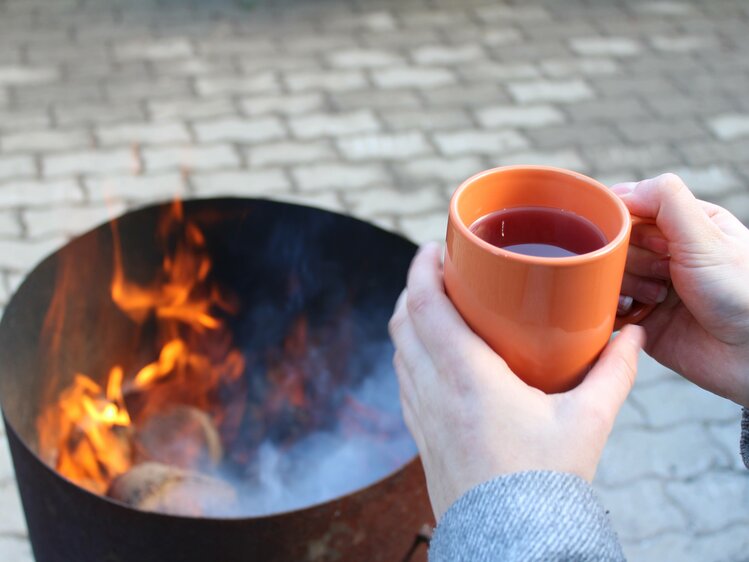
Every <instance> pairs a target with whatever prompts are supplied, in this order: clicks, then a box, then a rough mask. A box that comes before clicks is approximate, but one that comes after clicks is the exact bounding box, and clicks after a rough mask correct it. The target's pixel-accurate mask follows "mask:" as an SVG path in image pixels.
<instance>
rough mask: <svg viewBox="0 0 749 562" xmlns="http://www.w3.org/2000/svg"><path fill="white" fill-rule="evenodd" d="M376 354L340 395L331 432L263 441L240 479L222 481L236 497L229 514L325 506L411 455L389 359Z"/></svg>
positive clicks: (410, 442)
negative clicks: (285, 441)
mask: <svg viewBox="0 0 749 562" xmlns="http://www.w3.org/2000/svg"><path fill="white" fill-rule="evenodd" d="M381 347H383V348H385V347H387V348H389V346H385V345H382V346H381ZM378 355H379V356H380V360H379V364H378V365H376V367H375V368H374V369H373V371H372V374H371V375H370V376H369V377H367V378H366V379H365V380H364V381H363V383H361V384H360V385H359V386H357V387H356V388H353V389H351V390H350V391H348V395H347V396H346V399H345V400H343V406H342V407H341V409H340V410H339V411H338V413H337V416H336V418H337V419H338V423H337V424H336V425H335V426H334V427H333V428H332V429H329V430H326V431H316V432H314V433H312V434H310V435H308V436H306V437H304V438H302V439H300V440H298V441H296V442H295V443H294V444H293V445H291V446H281V445H279V444H277V443H274V442H272V441H270V440H266V441H264V442H263V443H262V444H261V445H260V447H259V449H258V451H257V455H256V456H255V459H254V461H253V462H252V463H251V464H250V466H249V467H248V469H247V472H246V473H245V477H243V478H240V479H237V478H236V477H235V478H232V479H231V480H230V481H231V483H232V484H233V485H234V486H235V487H236V489H237V491H238V495H239V498H240V502H239V505H240V507H239V513H232V515H240V516H259V515H269V514H273V513H280V512H285V511H290V510H295V509H301V508H304V507H308V506H311V505H314V504H318V503H322V502H326V501H329V500H332V499H335V498H337V497H340V496H343V495H346V494H348V493H350V492H353V491H355V490H358V489H360V488H363V487H366V486H367V485H369V484H372V483H374V482H376V481H377V480H379V479H381V478H383V477H385V476H387V475H388V474H390V473H391V472H393V471H395V470H396V469H398V468H400V467H401V466H403V465H404V464H405V463H406V462H407V461H408V460H410V459H411V458H412V457H413V456H414V455H415V454H416V446H415V445H414V443H413V441H412V439H411V437H410V435H409V433H408V430H407V429H406V427H405V425H404V423H403V421H402V415H401V410H400V403H399V400H398V384H397V380H396V378H395V374H394V373H393V369H392V367H391V364H390V357H392V354H387V353H385V349H383V350H382V351H381V352H380V353H379V354H378ZM224 478H226V476H225V475H224ZM224 515H227V514H224Z"/></svg>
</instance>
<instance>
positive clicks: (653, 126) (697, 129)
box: [619, 119, 708, 144]
mask: <svg viewBox="0 0 749 562" xmlns="http://www.w3.org/2000/svg"><path fill="white" fill-rule="evenodd" d="M619 130H620V131H621V133H622V136H623V137H624V138H625V139H626V140H627V141H629V142H631V143H633V144H639V143H643V142H658V141H673V142H681V141H683V140H685V139H690V138H692V139H695V138H696V139H698V138H706V137H707V136H708V133H707V130H706V129H704V128H703V127H702V126H701V125H700V124H699V123H698V122H697V121H696V120H687V119H684V120H679V121H677V122H673V121H671V122H664V121H660V120H653V119H650V120H647V121H627V122H622V123H620V124H619Z"/></svg>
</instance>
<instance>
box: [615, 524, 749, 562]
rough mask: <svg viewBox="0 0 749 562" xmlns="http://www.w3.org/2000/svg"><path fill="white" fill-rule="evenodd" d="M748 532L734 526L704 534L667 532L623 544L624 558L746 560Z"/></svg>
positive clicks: (648, 560)
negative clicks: (648, 538) (696, 535)
mask: <svg viewBox="0 0 749 562" xmlns="http://www.w3.org/2000/svg"><path fill="white" fill-rule="evenodd" d="M747 550H749V536H747V534H746V533H744V532H743V529H742V527H741V526H734V527H731V528H728V529H725V530H722V531H718V532H716V533H711V534H709V535H706V536H701V537H695V536H692V535H691V534H675V533H667V534H664V535H663V536H660V537H655V538H653V539H650V540H647V541H642V542H639V543H632V544H625V547H624V553H625V555H626V556H627V560H633V561H634V560H636V561H637V562H663V561H664V560H678V561H679V562H741V561H743V560H746V552H747Z"/></svg>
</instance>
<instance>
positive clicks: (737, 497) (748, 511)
mask: <svg viewBox="0 0 749 562" xmlns="http://www.w3.org/2000/svg"><path fill="white" fill-rule="evenodd" d="M695 484H697V485H693V484H692V483H691V482H669V483H667V484H666V491H667V493H668V494H669V495H670V496H671V497H672V498H673V500H674V501H675V502H676V503H677V504H679V506H680V507H681V509H683V510H684V512H685V513H686V514H687V516H688V517H689V520H690V522H691V526H692V528H693V529H694V531H696V532H697V533H709V532H713V531H719V530H721V529H723V528H725V527H727V526H729V525H732V524H738V523H741V524H743V525H746V524H749V475H747V474H746V472H742V473H737V472H732V471H728V472H711V473H707V474H703V475H701V476H700V477H699V478H698V479H697V481H696V483H695Z"/></svg>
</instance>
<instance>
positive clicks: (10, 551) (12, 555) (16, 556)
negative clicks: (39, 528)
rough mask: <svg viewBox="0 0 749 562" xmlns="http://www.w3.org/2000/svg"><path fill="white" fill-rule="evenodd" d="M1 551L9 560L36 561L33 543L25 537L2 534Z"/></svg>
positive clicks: (19, 561) (16, 561) (0, 540)
mask: <svg viewBox="0 0 749 562" xmlns="http://www.w3.org/2000/svg"><path fill="white" fill-rule="evenodd" d="M0 553H2V556H3V560H8V562H10V561H12V562H34V557H33V555H32V553H31V545H30V544H29V542H28V540H27V539H26V538H24V537H20V536H19V537H14V536H0Z"/></svg>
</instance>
